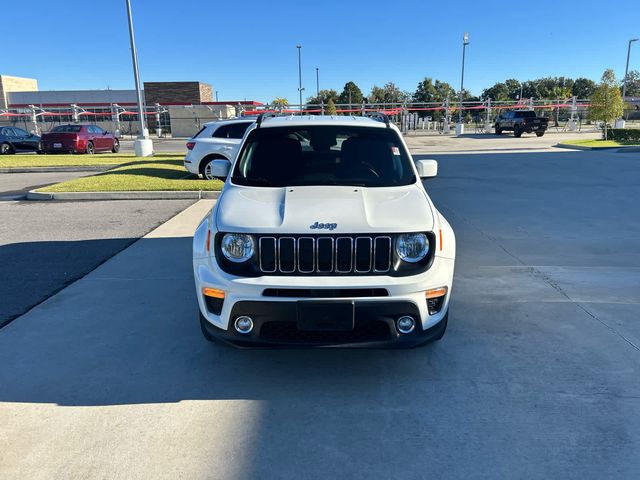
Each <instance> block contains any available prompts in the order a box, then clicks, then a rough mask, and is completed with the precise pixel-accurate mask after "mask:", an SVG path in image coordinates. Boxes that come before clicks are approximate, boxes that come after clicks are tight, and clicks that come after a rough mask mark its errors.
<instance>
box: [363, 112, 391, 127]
mask: <svg viewBox="0 0 640 480" xmlns="http://www.w3.org/2000/svg"><path fill="white" fill-rule="evenodd" d="M367 117H369V118H370V119H372V120H377V121H379V122H384V124H385V125H386V126H387V128H389V115H387V114H386V113H382V112H371V113H367Z"/></svg>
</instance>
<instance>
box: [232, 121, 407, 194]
mask: <svg viewBox="0 0 640 480" xmlns="http://www.w3.org/2000/svg"><path fill="white" fill-rule="evenodd" d="M231 181H232V182H234V183H236V184H239V185H248V186H261V187H285V186H298V185H354V186H362V187H389V186H399V185H409V184H412V183H414V182H415V181H416V178H415V174H414V170H413V167H412V165H411V160H410V159H409V155H408V154H407V152H406V150H405V148H404V145H403V144H402V141H401V140H400V139H399V137H398V135H397V133H396V132H395V131H393V130H390V129H387V128H375V127H354V126H333V125H321V126H317V125H316V126H300V127H271V128H262V129H255V130H252V131H251V133H250V134H249V136H248V137H247V141H246V142H245V144H244V146H243V147H242V151H241V152H240V156H239V157H238V161H237V162H236V166H235V168H234V173H233V175H232V178H231Z"/></svg>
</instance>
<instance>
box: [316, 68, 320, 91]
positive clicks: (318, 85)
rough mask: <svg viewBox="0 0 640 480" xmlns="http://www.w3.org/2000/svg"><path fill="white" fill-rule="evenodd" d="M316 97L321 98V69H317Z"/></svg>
mask: <svg viewBox="0 0 640 480" xmlns="http://www.w3.org/2000/svg"><path fill="white" fill-rule="evenodd" d="M316 97H317V98H320V69H319V68H318V67H316Z"/></svg>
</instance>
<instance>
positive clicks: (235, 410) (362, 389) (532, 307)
mask: <svg viewBox="0 0 640 480" xmlns="http://www.w3.org/2000/svg"><path fill="white" fill-rule="evenodd" d="M433 158H437V159H438V160H439V162H440V176H439V177H438V178H436V179H434V180H431V181H429V183H428V184H427V185H428V188H429V191H430V193H431V195H432V197H433V198H434V200H435V202H436V205H437V206H438V207H439V208H440V209H441V210H442V211H443V213H444V214H445V215H446V216H447V217H448V219H449V220H450V222H451V223H452V225H453V227H454V229H455V230H456V234H457V239H458V246H459V249H458V263H457V271H456V278H455V282H454V296H453V300H452V305H451V316H450V327H449V330H448V332H447V334H446V336H445V338H444V339H443V341H442V342H440V343H436V344H433V345H430V346H427V347H425V348H421V349H416V350H408V351H334V350H332V351H305V350H299V351H270V350H260V351H251V350H248V351H247V350H234V349H230V348H228V347H225V346H220V345H211V344H208V343H206V342H205V341H204V340H203V339H202V338H201V336H200V332H199V328H198V325H197V306H196V302H195V297H194V292H193V278H192V273H191V252H190V242H191V240H190V237H189V236H190V235H191V233H192V232H193V229H194V228H195V225H196V223H197V221H198V220H199V219H200V218H201V217H202V215H203V214H204V213H205V212H206V210H207V209H208V208H209V207H210V205H211V203H210V202H208V201H201V202H199V203H197V204H195V205H193V206H192V207H190V208H189V209H187V210H186V211H185V212H183V213H181V214H180V215H178V216H177V217H175V218H173V219H171V220H170V221H169V222H168V223H166V224H165V225H163V226H162V227H161V228H159V229H158V230H156V231H155V232H152V233H151V234H150V235H147V236H146V237H145V238H143V239H142V240H140V241H138V242H136V243H135V244H133V245H132V246H131V247H130V248H128V249H126V250H125V251H123V252H122V253H120V254H119V255H117V256H115V257H113V258H112V259H111V260H109V261H107V262H106V263H104V264H103V265H102V266H100V267H99V268H98V269H96V270H95V271H93V272H92V273H90V274H89V275H87V276H86V277H84V278H82V279H81V280H79V281H77V282H76V283H74V284H73V285H71V286H69V287H68V288H66V289H64V290H63V291H61V292H60V293H58V294H57V295H55V296H53V297H51V298H49V299H48V300H46V301H45V302H43V303H42V304H41V305H39V306H38V307H36V308H34V309H33V310H32V311H30V312H29V313H28V314H26V315H24V316H22V317H20V318H19V319H17V320H16V321H14V322H13V323H12V324H10V325H9V326H8V327H6V328H4V329H2V330H0V385H1V386H2V388H0V425H2V428H0V477H2V478H3V479H5V478H6V479H14V478H15V479H18V478H32V479H49V478H104V477H109V478H116V479H118V478H122V479H124V478H189V479H199V478H216V479H223V478H224V479H252V478H256V479H263V478H285V479H301V478H304V479H326V478H356V479H374V478H375V479H377V478H380V479H390V478H397V479H423V478H427V477H430V478H452V479H458V478H491V479H495V478H528V479H536V478H540V479H548V478H563V479H602V478H616V479H634V478H637V472H638V471H640V456H638V451H640V382H639V381H638V378H640V350H639V349H638V345H640V329H639V328H638V322H637V318H639V317H640V315H639V314H640V295H639V293H640V291H639V289H638V287H637V285H638V283H637V282H636V280H637V279H638V277H639V274H640V244H639V243H638V242H637V238H638V235H639V234H640V218H639V217H638V215H637V199H638V198H640V164H639V163H638V159H637V155H636V156H633V155H630V154H616V153H601V152H568V151H562V152H559V153H543V154H541V153H537V152H528V153H519V154H492V155H483V156H478V155H440V156H435V155H434V156H433Z"/></svg>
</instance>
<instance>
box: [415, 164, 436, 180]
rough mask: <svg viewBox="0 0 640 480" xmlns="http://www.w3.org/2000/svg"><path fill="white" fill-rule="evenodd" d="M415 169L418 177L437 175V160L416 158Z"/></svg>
mask: <svg viewBox="0 0 640 480" xmlns="http://www.w3.org/2000/svg"><path fill="white" fill-rule="evenodd" d="M416 169H417V170H418V176H419V177H420V178H432V177H435V176H436V175H438V162H436V161H435V160H418V161H416Z"/></svg>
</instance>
